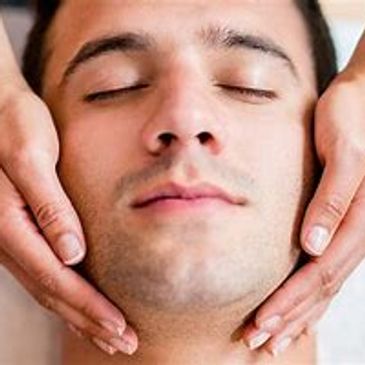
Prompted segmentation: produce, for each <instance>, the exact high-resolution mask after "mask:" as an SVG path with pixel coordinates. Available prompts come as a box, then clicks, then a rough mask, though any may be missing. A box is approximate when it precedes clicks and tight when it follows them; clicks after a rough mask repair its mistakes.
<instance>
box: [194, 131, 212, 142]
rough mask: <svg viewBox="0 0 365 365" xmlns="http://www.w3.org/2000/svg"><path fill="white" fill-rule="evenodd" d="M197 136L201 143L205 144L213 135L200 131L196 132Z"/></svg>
mask: <svg viewBox="0 0 365 365" xmlns="http://www.w3.org/2000/svg"><path fill="white" fill-rule="evenodd" d="M198 138H199V141H200V143H201V144H206V143H207V142H209V141H210V140H211V139H212V138H213V136H212V135H211V134H210V133H209V132H201V133H199V134H198Z"/></svg>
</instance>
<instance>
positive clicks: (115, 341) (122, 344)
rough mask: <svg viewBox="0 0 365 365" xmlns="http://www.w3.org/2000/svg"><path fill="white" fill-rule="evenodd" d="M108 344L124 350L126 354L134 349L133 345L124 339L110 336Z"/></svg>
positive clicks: (131, 352) (129, 353)
mask: <svg viewBox="0 0 365 365" xmlns="http://www.w3.org/2000/svg"><path fill="white" fill-rule="evenodd" d="M110 344H111V345H112V346H113V347H115V348H116V349H117V350H119V351H121V352H124V353H126V354H128V355H132V354H133V353H134V351H135V349H134V346H133V345H132V344H130V343H128V342H126V341H124V340H123V339H122V338H112V339H111V340H110Z"/></svg>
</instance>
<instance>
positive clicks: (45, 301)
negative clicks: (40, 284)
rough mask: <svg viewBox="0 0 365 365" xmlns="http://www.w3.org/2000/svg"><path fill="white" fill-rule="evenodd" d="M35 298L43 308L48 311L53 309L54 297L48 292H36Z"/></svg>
mask: <svg viewBox="0 0 365 365" xmlns="http://www.w3.org/2000/svg"><path fill="white" fill-rule="evenodd" d="M35 299H36V301H37V302H38V304H39V305H40V306H42V307H43V308H45V309H47V310H49V311H53V310H54V308H55V300H54V298H52V297H51V296H49V295H48V294H46V293H44V292H38V293H37V294H35Z"/></svg>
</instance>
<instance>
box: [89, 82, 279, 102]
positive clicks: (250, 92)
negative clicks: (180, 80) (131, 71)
mask: <svg viewBox="0 0 365 365" xmlns="http://www.w3.org/2000/svg"><path fill="white" fill-rule="evenodd" d="M148 86H149V85H148V84H136V85H132V86H129V87H125V88H119V89H114V90H107V91H100V92H96V93H92V94H89V95H86V96H85V98H84V100H85V101H86V102H88V103H92V102H97V101H103V100H109V99H115V98H118V97H120V96H122V95H125V94H129V93H132V92H134V91H138V90H142V89H145V88H147V87H148ZM216 86H217V87H220V88H222V89H224V90H225V91H228V92H233V93H238V94H240V95H246V96H249V97H255V98H259V99H266V100H274V99H276V98H277V94H276V93H275V92H274V91H272V90H264V89H254V88H249V87H240V86H232V85H225V84H217V85H216Z"/></svg>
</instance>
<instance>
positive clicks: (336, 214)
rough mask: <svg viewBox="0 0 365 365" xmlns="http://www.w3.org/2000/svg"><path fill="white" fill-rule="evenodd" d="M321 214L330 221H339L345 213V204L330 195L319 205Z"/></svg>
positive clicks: (339, 197) (340, 199)
mask: <svg viewBox="0 0 365 365" xmlns="http://www.w3.org/2000/svg"><path fill="white" fill-rule="evenodd" d="M321 209H322V212H323V214H324V215H325V216H326V217H327V218H328V219H330V220H331V221H337V220H339V219H341V218H342V217H343V216H344V214H345V213H346V204H345V202H344V199H343V198H342V197H341V196H339V195H332V196H330V197H329V198H328V199H327V200H325V201H323V202H322V204H321Z"/></svg>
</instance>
